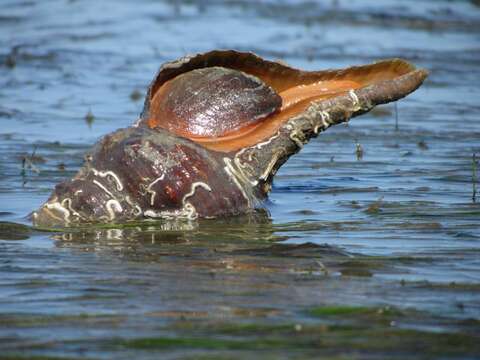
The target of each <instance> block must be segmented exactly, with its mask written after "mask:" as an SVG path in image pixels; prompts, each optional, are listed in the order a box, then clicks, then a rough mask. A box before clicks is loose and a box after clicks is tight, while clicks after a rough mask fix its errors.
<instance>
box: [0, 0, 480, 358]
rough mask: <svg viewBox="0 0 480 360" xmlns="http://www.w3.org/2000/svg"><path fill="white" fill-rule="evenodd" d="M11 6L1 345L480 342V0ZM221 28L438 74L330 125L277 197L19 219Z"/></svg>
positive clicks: (0, 21) (372, 350)
mask: <svg viewBox="0 0 480 360" xmlns="http://www.w3.org/2000/svg"><path fill="white" fill-rule="evenodd" d="M1 8H2V11H1V12H0V64H1V65H0V124H1V127H0V221H3V222H14V223H16V224H19V225H17V226H16V227H13V228H12V225H11V224H10V225H8V224H0V238H2V239H3V240H0V358H1V357H3V358H6V359H9V358H10V359H23V358H28V359H32V358H33V359H35V358H38V359H44V358H50V357H51V358H74V359H77V358H78V359H80V358H82V359H85V358H88V359H90V358H105V359H108V358H116V359H131V358H132V357H133V356H135V357H138V358H152V359H155V358H159V357H161V358H169V359H186V358H195V359H198V358H202V357H204V358H208V359H211V358H218V359H225V358H228V359H231V358H249V357H253V356H256V357H259V356H261V357H262V358H272V359H279V358H318V357H319V356H321V357H325V358H333V359H350V358H351V359H363V358H386V357H388V358H398V359H405V358H419V359H420V358H422V359H423V358H449V359H450V358H455V359H474V358H478V356H479V355H480V345H479V344H480V336H479V334H480V205H479V204H478V202H473V200H472V192H473V182H472V172H473V168H472V167H473V162H472V155H473V154H474V153H477V154H480V121H479V116H478V114H479V113H480V103H479V100H478V99H479V98H480V97H479V96H480V88H479V87H478V82H479V80H480V8H479V7H478V2H475V1H473V2H469V1H442V0H439V1H425V0H424V1H403V2H401V3H398V2H395V1H386V0H382V1H378V0H377V1H373V0H371V1H319V2H312V1H309V2H305V1H295V0H285V1H228V2H224V1H213V0H212V1H202V0H193V1H191V0H190V1H149V0H137V1H135V2H134V3H132V2H127V1H113V0H111V1H102V2H100V1H93V0H92V1H66V0H62V1H60V0H59V1H8V0H4V1H2V5H1ZM214 48H234V49H238V50H248V51H254V52H257V53H258V54H259V55H261V56H264V57H267V58H269V59H281V60H283V61H285V62H287V63H289V64H291V65H293V66H296V67H302V68H307V69H320V68H335V67H343V66H349V65H353V64H358V63H368V62H371V61H375V60H378V59H381V58H389V57H403V58H406V59H407V60H410V61H412V62H414V63H415V64H416V65H418V66H421V67H425V68H427V69H429V70H430V71H431V75H430V77H429V79H428V80H427V81H426V83H425V84H424V86H423V87H421V88H420V89H419V90H418V91H417V92H415V93H414V94H412V95H411V96H409V97H408V98H406V99H404V100H401V101H400V102H398V104H397V106H396V107H395V106H394V105H387V106H383V107H381V108H377V109H376V110H375V111H373V112H371V113H370V114H367V115H365V116H362V117H360V118H356V119H354V120H352V121H351V122H350V123H349V124H348V126H343V125H342V126H337V127H335V128H332V129H329V130H328V131H327V132H325V133H324V134H321V135H320V136H319V137H318V138H317V139H315V140H312V141H311V143H310V144H309V145H308V146H306V147H305V148H304V149H303V150H302V152H301V153H299V154H298V155H296V156H294V157H293V158H292V159H290V160H289V162H288V164H286V165H285V166H284V167H283V168H282V169H281V171H280V172H279V173H278V175H277V177H276V179H275V183H274V186H273V191H272V194H271V198H270V201H269V202H268V203H267V204H266V208H267V211H266V212H259V213H258V214H255V215H254V216H246V217H239V218H235V219H228V220H217V221H199V222H181V221H180V222H174V223H161V222H160V223H151V224H137V225H135V226H131V227H128V228H118V229H115V228H110V229H89V230H88V231H76V232H70V233H68V232H58V233H45V232H38V231H34V230H32V229H31V228H29V227H22V226H21V224H24V225H28V224H29V221H28V219H27V218H26V216H27V215H28V213H29V212H30V211H31V210H32V209H35V208H37V207H38V206H39V205H40V204H41V203H42V202H43V201H45V200H46V198H47V197H48V195H49V193H50V192H51V190H52V189H53V187H54V186H55V184H56V183H58V182H59V181H62V180H64V179H67V178H69V177H71V176H72V175H73V174H74V173H75V172H76V171H77V169H78V168H79V166H80V165H81V163H82V159H83V154H84V152H85V151H86V150H87V149H88V148H89V147H90V146H91V145H92V144H93V143H95V141H97V140H98V139H99V138H100V137H101V136H103V135H104V134H106V133H108V132H110V131H113V130H114V129H117V128H119V127H125V126H128V125H129V124H131V123H132V122H133V121H134V120H135V119H136V118H137V116H138V114H139V113H140V111H141V108H142V101H143V95H144V93H145V90H146V87H147V85H148V83H149V81H150V80H151V79H152V77H153V75H154V73H155V72H156V70H157V69H158V67H159V65H160V64H161V63H162V62H164V61H167V60H172V59H175V58H178V57H180V56H183V55H185V54H186V53H196V52H201V51H207V50H211V49H214ZM359 148H361V151H360V152H359V151H358V149H359ZM479 157H480V156H479ZM24 158H25V159H26V160H25V161H23V159H24ZM22 163H24V165H23V166H22ZM477 177H480V176H478V175H477ZM478 188H480V184H479V185H477V189H478Z"/></svg>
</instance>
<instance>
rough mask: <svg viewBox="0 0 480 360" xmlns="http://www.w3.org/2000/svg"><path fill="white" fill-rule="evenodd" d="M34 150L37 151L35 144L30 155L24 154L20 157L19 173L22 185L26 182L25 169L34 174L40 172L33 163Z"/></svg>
mask: <svg viewBox="0 0 480 360" xmlns="http://www.w3.org/2000/svg"><path fill="white" fill-rule="evenodd" d="M36 151H37V146H34V147H33V151H32V153H31V154H30V156H24V157H23V158H22V171H21V172H20V175H21V176H22V178H23V185H24V186H25V184H26V183H27V170H30V171H33V172H34V173H36V174H40V169H39V168H38V167H36V166H35V164H34V161H35V160H34V159H35V153H36Z"/></svg>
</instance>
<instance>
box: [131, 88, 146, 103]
mask: <svg viewBox="0 0 480 360" xmlns="http://www.w3.org/2000/svg"><path fill="white" fill-rule="evenodd" d="M142 97H143V94H142V93H141V92H140V91H139V90H137V89H135V90H133V91H132V92H131V93H130V100H132V101H138V100H140V99H141V98H142Z"/></svg>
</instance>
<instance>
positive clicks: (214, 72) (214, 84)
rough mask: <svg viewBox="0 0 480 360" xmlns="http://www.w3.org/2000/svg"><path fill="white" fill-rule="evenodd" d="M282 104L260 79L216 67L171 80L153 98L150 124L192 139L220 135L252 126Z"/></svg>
mask: <svg viewBox="0 0 480 360" xmlns="http://www.w3.org/2000/svg"><path fill="white" fill-rule="evenodd" d="M281 106H282V99H281V97H280V96H279V95H278V94H277V93H276V92H275V91H274V90H273V89H272V88H271V87H269V86H268V85H266V84H265V83H264V82H263V81H261V80H260V79H259V78H257V77H255V76H252V75H248V74H246V73H244V72H242V71H238V70H234V69H228V68H223V67H217V66H214V67H208V68H201V69H195V70H192V71H188V72H186V73H183V74H180V75H178V76H176V77H175V78H173V79H171V80H168V81H167V82H166V83H165V84H164V85H163V86H162V87H161V88H160V89H159V90H158V91H157V92H156V93H155V96H154V97H153V99H152V102H151V117H150V119H149V125H150V127H156V126H159V127H162V128H164V129H167V130H169V131H172V132H174V133H176V134H178V135H180V136H184V137H189V138H217V137H222V136H226V135H228V134H229V133H232V132H235V131H238V130H240V129H244V128H248V127H251V126H253V125H255V124H257V123H258V122H260V121H261V120H262V119H264V118H266V117H267V116H269V115H271V114H273V113H274V112H275V111H277V110H280V107H281Z"/></svg>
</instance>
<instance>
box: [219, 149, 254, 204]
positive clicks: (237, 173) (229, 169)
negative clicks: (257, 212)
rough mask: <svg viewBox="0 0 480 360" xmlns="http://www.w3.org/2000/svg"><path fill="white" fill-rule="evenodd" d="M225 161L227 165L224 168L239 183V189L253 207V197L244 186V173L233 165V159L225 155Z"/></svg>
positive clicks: (236, 183)
mask: <svg viewBox="0 0 480 360" xmlns="http://www.w3.org/2000/svg"><path fill="white" fill-rule="evenodd" d="M223 162H224V163H225V167H224V168H223V169H224V170H225V172H226V173H227V175H228V176H229V177H230V179H232V181H233V182H234V183H235V185H237V188H238V190H240V192H241V193H242V195H243V197H244V198H245V200H247V203H248V206H249V207H251V203H252V201H251V199H250V197H249V196H248V195H247V192H246V191H245V188H244V187H243V184H242V179H243V178H244V176H243V175H240V171H241V170H240V171H239V170H237V169H236V168H235V166H233V165H232V159H230V158H227V157H224V158H223Z"/></svg>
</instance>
